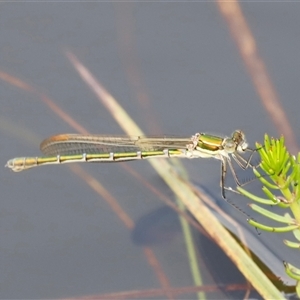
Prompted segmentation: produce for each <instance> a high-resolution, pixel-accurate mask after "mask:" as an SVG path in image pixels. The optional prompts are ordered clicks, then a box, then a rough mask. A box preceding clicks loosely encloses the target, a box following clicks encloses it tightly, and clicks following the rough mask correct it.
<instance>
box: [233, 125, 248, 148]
mask: <svg viewBox="0 0 300 300" xmlns="http://www.w3.org/2000/svg"><path fill="white" fill-rule="evenodd" d="M232 140H233V141H234V143H235V145H236V151H238V152H244V151H245V150H246V149H247V148H248V143H247V141H246V137H245V134H244V132H243V131H241V130H236V131H234V132H233V133H232Z"/></svg>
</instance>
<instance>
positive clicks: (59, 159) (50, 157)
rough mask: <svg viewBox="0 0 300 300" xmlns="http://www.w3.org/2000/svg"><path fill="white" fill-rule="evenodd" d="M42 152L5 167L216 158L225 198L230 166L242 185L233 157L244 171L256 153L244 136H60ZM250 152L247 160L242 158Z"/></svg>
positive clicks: (49, 140) (44, 144)
mask: <svg viewBox="0 0 300 300" xmlns="http://www.w3.org/2000/svg"><path fill="white" fill-rule="evenodd" d="M40 149H41V151H42V152H43V154H45V155H46V156H45V157H17V158H13V159H10V160H9V161H8V162H7V164H6V167H8V168H10V169H12V170H13V171H15V172H19V171H23V170H27V169H30V168H33V167H37V166H42V165H49V164H63V163H72V162H119V161H129V160H137V159H148V158H157V157H162V158H170V157H184V158H199V157H203V158H209V157H212V158H216V159H218V160H220V161H221V181H220V185H221V188H222V196H223V198H225V176H226V172H227V165H229V167H230V170H231V172H232V175H233V177H234V180H235V182H236V184H237V185H240V182H239V180H238V177H237V175H236V172H235V169H234V167H233V165H232V161H231V157H232V158H233V159H234V160H235V161H236V163H237V164H238V165H239V166H240V167H241V168H242V169H246V168H247V167H249V166H251V167H253V166H252V164H251V162H250V161H251V158H252V155H253V153H254V150H252V149H250V148H248V144H247V141H246V138H245V135H244V133H243V132H242V131H241V130H236V131H234V132H233V134H232V135H231V137H225V138H223V137H220V136H215V135H210V134H206V133H196V134H195V135H193V136H192V137H188V138H187V137H182V138H180V137H170V136H162V137H142V136H137V137H126V136H124V137H122V136H103V135H80V134H60V135H56V136H52V137H50V138H47V139H46V140H44V141H43V142H42V143H41V145H40ZM246 151H248V152H251V155H250V157H249V158H248V159H245V158H244V157H243V156H242V155H241V154H242V153H244V152H246Z"/></svg>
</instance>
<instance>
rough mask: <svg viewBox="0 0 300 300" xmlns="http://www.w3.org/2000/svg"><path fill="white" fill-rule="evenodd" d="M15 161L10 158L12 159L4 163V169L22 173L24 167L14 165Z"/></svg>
mask: <svg viewBox="0 0 300 300" xmlns="http://www.w3.org/2000/svg"><path fill="white" fill-rule="evenodd" d="M15 160H16V159H15V158H12V159H10V160H8V161H7V163H6V165H5V168H9V169H11V170H12V171H14V172H20V171H23V170H24V166H23V165H18V164H15Z"/></svg>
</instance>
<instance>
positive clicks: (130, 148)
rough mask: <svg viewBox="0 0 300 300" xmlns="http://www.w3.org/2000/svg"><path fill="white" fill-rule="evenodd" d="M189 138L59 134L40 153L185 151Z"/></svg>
mask: <svg viewBox="0 0 300 300" xmlns="http://www.w3.org/2000/svg"><path fill="white" fill-rule="evenodd" d="M189 143H191V138H190V137H189V138H180V137H179V138H178V137H169V136H163V137H139V136H136V137H128V136H103V135H80V134H61V135H56V136H52V137H50V138H47V139H46V140H44V141H43V142H42V143H41V146H40V149H41V151H42V152H43V153H44V154H45V155H48V156H53V155H74V154H82V153H86V154H96V153H110V152H114V153H117V152H123V153H126V152H136V151H151V150H163V149H186V147H187V144H189Z"/></svg>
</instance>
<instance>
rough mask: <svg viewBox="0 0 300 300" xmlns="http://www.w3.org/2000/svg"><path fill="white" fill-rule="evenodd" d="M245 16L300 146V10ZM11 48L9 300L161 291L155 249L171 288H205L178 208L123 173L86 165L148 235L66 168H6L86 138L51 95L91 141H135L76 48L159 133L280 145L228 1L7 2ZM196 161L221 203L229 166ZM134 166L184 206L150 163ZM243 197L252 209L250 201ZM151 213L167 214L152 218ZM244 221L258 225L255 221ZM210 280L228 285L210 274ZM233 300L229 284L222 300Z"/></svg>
mask: <svg viewBox="0 0 300 300" xmlns="http://www.w3.org/2000/svg"><path fill="white" fill-rule="evenodd" d="M241 8H242V11H243V13H244V16H245V18H246V20H247V22H248V25H249V26H250V28H251V30H252V33H253V35H254V37H255V39H256V43H257V47H258V51H259V53H260V55H261V57H262V59H263V61H264V62H265V64H266V66H267V69H268V71H269V75H270V78H271V79H272V82H273V84H274V86H275V89H276V91H277V93H278V96H279V98H280V99H281V103H282V105H283V108H284V110H285V112H286V115H287V116H288V119H289V121H290V123H291V126H292V127H293V128H294V129H295V134H296V138H297V139H298V141H299V137H300V136H299V134H298V130H296V128H299V127H300V120H299V109H298V108H299V94H300V85H299V78H300V59H299V53H300V39H299V28H300V20H299V13H300V6H299V5H298V3H259V2H257V3H244V2H242V3H241ZM0 40H1V45H0V53H1V55H0V72H1V74H0V75H1V80H0V85H1V101H0V128H1V153H0V162H1V164H2V166H3V167H2V168H1V169H0V178H1V180H0V189H1V201H0V239H1V243H0V263H1V269H2V272H1V274H0V298H7V299H8V298H10V299H11V298H28V299H30V298H65V297H81V296H87V295H100V296H101V295H104V294H109V293H116V292H124V291H127V292H128V291H137V290H139V291H143V290H147V291H149V290H152V291H153V290H158V291H159V290H160V289H161V288H162V285H161V278H160V279H159V278H158V277H157V273H156V272H154V271H153V266H151V265H150V264H149V260H148V258H146V257H147V256H146V254H145V248H144V246H145V245H146V246H149V247H150V249H151V250H152V251H154V253H155V257H156V259H157V261H158V263H159V268H161V269H162V270H163V273H164V274H165V275H166V280H167V282H168V283H169V285H170V286H172V287H188V286H193V281H192V278H191V275H190V271H189V266H188V262H187V257H186V252H185V251H186V250H185V245H184V242H183V238H182V234H181V233H180V228H179V225H178V220H177V218H176V215H175V216H174V214H172V213H169V211H168V210H165V211H164V204H163V203H162V201H161V199H159V197H158V196H157V195H156V194H154V193H152V192H151V191H150V190H149V189H148V188H147V187H146V186H145V185H143V184H142V183H141V181H139V180H138V179H137V178H135V177H133V176H131V175H130V174H129V172H128V170H127V169H124V168H123V167H122V164H85V165H83V166H82V167H83V168H84V170H85V172H88V174H90V175H91V176H93V177H94V178H96V179H97V180H99V181H100V182H101V183H102V184H103V186H104V187H105V188H106V189H107V190H108V191H109V192H110V194H111V197H115V199H116V200H117V201H118V203H119V205H120V206H121V207H122V209H123V210H124V212H126V214H128V216H130V219H131V220H132V227H134V229H133V228H132V227H131V228H128V227H126V225H124V222H122V221H121V220H120V219H119V218H118V216H117V215H116V214H115V213H114V212H113V210H112V209H111V207H110V206H109V205H108V203H107V202H106V201H104V199H103V197H101V196H99V195H98V194H97V193H96V192H95V191H94V190H93V189H91V188H90V187H89V186H88V184H87V183H86V182H85V180H84V179H83V178H82V177H80V176H77V175H76V174H75V173H74V172H71V171H70V169H69V167H68V166H66V165H64V166H48V167H41V168H36V169H32V170H28V171H26V172H21V173H20V174H16V173H13V172H11V171H10V170H8V169H5V168H4V165H5V163H6V161H7V160H8V159H10V158H13V157H16V156H38V155H40V151H39V143H40V142H41V141H42V140H43V139H44V138H46V137H48V136H51V135H54V134H58V133H74V132H76V129H75V128H72V126H70V124H67V123H66V122H65V120H66V119H65V118H62V117H60V116H58V115H57V114H56V113H55V112H54V111H53V110H52V109H51V108H50V107H49V106H48V105H46V104H45V101H42V98H43V97H41V95H43V96H45V97H48V98H47V99H51V100H52V101H53V102H54V103H55V104H56V105H57V106H59V107H60V108H61V109H62V110H63V111H65V112H66V113H68V114H69V115H70V116H72V118H74V119H75V120H76V121H77V122H78V123H79V124H81V125H82V126H83V127H84V128H86V130H88V131H89V132H91V133H94V134H122V133H123V132H122V130H121V128H120V127H119V126H118V124H117V123H116V122H115V121H114V119H113V118H112V117H111V115H110V114H109V113H108V112H107V110H106V109H105V108H104V107H103V106H102V105H101V104H100V103H99V101H98V99H97V98H96V96H95V95H94V93H93V92H92V91H91V90H90V88H89V87H88V86H87V84H86V83H85V82H84V81H83V80H82V79H81V78H80V76H79V75H78V72H77V71H76V70H75V68H74V66H73V65H72V63H71V62H70V60H69V59H68V57H67V55H66V52H67V51H69V52H71V53H73V54H74V55H76V57H77V58H78V59H79V60H80V62H81V63H82V64H83V65H85V67H86V68H88V69H89V70H90V71H91V72H92V73H93V75H94V76H95V78H97V80H99V82H101V83H102V84H103V85H104V87H105V88H106V89H107V90H108V91H109V92H110V93H111V94H112V95H113V96H114V97H115V98H116V99H117V100H118V101H119V103H120V104H121V105H122V106H123V107H124V108H125V110H126V111H127V112H128V113H129V114H130V115H131V116H132V118H133V119H134V120H135V121H136V122H137V123H138V124H139V126H140V127H141V128H142V129H143V130H144V132H145V133H146V134H156V135H160V134H171V135H181V136H190V135H192V134H194V133H196V132H209V133H216V134H221V135H230V134H231V133H232V131H233V130H235V129H242V130H243V131H244V132H245V133H246V135H247V139H248V141H249V143H250V145H252V146H253V145H254V142H255V141H260V142H263V135H264V133H266V132H267V133H268V134H270V135H273V136H276V137H278V136H279V134H280V133H281V132H278V131H277V130H276V128H275V127H274V125H273V123H272V120H271V118H270V116H269V115H268V113H267V112H266V110H265V109H264V107H263V106H262V104H261V102H260V98H259V96H258V94H257V92H256V91H255V89H254V87H253V84H252V81H251V78H250V76H249V74H248V72H247V70H246V68H245V64H244V62H243V60H242V58H241V56H240V55H239V51H238V49H237V47H236V44H235V43H234V41H233V40H232V37H231V35H230V32H229V28H228V26H227V23H226V21H225V20H224V18H223V17H222V15H221V14H220V10H219V8H218V6H217V4H216V3H214V2H206V3H197V2H193V3H192V2H191V3H187V2H185V3H168V2H166V3H151V2H136V3H134V2H131V3H125V2H119V3H110V2H107V3H80V2H77V3H74V2H73V3H71V2H64V3H57V2H56V3H54V2H53V3H51V2H44V3H35V2H32V3H25V2H24V3H2V5H1V11H0ZM183 163H184V165H185V166H186V168H187V170H188V172H189V176H190V178H192V179H193V181H194V182H196V183H199V184H201V185H203V186H205V187H206V188H207V189H208V190H211V191H213V193H214V194H217V195H219V175H220V174H219V172H220V170H219V168H220V166H219V163H218V162H217V161H215V160H191V161H183ZM126 165H128V166H130V168H132V170H134V171H135V172H137V173H138V174H139V175H138V176H139V178H140V179H143V180H144V181H145V182H147V183H149V184H151V185H153V186H154V187H155V188H156V189H157V190H158V191H159V192H160V193H162V194H163V195H164V196H166V197H169V198H170V199H172V198H173V194H172V192H171V191H170V190H169V189H168V188H167V187H166V185H165V184H164V182H163V181H162V180H161V179H160V178H159V176H158V175H157V174H156V173H155V171H154V170H153V169H152V168H151V167H150V165H148V163H147V162H145V161H144V162H138V161H137V162H129V163H126ZM83 177H84V176H83ZM232 198H234V199H236V202H235V203H237V202H238V201H240V202H239V203H240V204H239V205H240V206H242V207H243V206H245V205H246V201H245V199H243V198H242V197H239V196H234V195H232ZM224 203H225V202H224ZM234 214H238V213H237V212H236V211H235V212H234ZM149 215H150V217H151V218H152V217H153V216H154V218H153V219H151V218H150V222H149V221H146V222H144V223H143V220H144V219H145V217H147V216H148V217H149ZM237 218H240V220H241V222H244V225H245V226H248V225H247V223H246V218H245V216H243V215H242V216H238V217H237ZM146 220H148V219H147V218H146ZM129 223H130V222H129ZM141 224H142V225H141ZM143 224H146V226H144V225H143ZM137 225H139V226H138V228H137ZM129 227H130V226H129ZM250 230H253V231H254V232H255V229H252V228H251V229H250ZM266 236H267V235H266V234H265V235H264V238H265V237H266ZM278 241H279V244H280V243H281V240H280V238H279V239H278ZM147 249H148V248H147ZM199 253H200V250H199ZM208 255H217V254H214V252H213V251H212V252H211V253H204V254H201V255H200V254H199V256H201V258H202V264H203V266H204V267H205V266H206V262H208V261H209V260H208V259H207V258H206V256H208ZM205 282H206V283H207V284H214V283H215V282H217V283H220V282H218V279H215V277H214V276H213V274H211V273H210V271H207V278H206V281H205ZM233 283H234V282H233ZM221 295H223V294H222V291H219V290H218V288H216V289H215V290H213V291H211V293H210V294H208V298H211V299H213V298H217V297H221ZM126 297H127V298H132V297H133V295H132V294H130V296H126ZM126 297H125V298H126ZM141 297H143V294H142V293H141V294H139V298H141ZM156 297H157V298H158V299H159V298H166V297H167V296H166V294H164V293H163V292H162V293H161V294H158V295H156ZM174 297H175V296H174ZM176 297H178V298H181V299H190V298H194V297H195V294H194V293H192V292H186V293H183V294H180V295H178V296H176ZM176 297H175V298H176ZM154 298H155V297H154Z"/></svg>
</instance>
